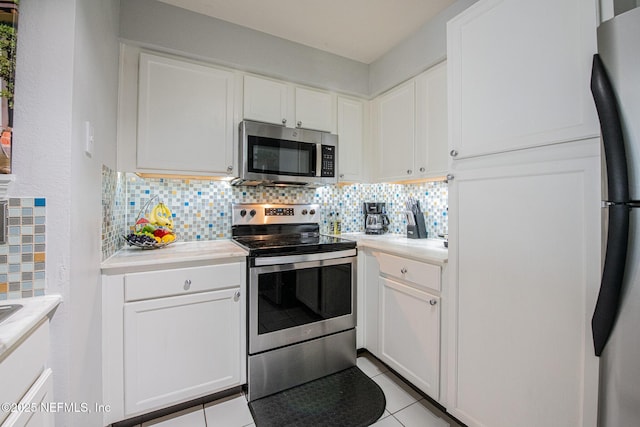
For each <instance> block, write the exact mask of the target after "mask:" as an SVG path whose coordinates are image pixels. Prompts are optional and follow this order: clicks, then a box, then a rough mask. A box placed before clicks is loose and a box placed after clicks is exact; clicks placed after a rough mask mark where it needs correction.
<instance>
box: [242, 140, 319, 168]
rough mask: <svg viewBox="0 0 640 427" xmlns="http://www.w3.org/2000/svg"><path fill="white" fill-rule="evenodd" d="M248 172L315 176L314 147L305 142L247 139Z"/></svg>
mask: <svg viewBox="0 0 640 427" xmlns="http://www.w3.org/2000/svg"><path fill="white" fill-rule="evenodd" d="M247 148H248V168H249V172H255V173H260V174H272V175H290V176H316V146H315V144H309V143H305V142H297V141H286V140H282V139H273V138H265V137H258V136H249V137H248V147H247Z"/></svg>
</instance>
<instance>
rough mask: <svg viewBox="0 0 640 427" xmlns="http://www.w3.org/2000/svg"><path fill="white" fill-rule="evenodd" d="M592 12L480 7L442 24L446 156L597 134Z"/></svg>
mask: <svg viewBox="0 0 640 427" xmlns="http://www.w3.org/2000/svg"><path fill="white" fill-rule="evenodd" d="M596 9H597V8H596V5H595V2H593V1H584V0H562V1H558V0H540V1H527V0H483V1H479V2H478V3H476V4H474V5H473V6H471V7H470V8H469V9H467V10H466V11H465V12H464V13H463V14H460V15H458V16H457V17H455V18H454V19H452V20H451V21H449V23H448V25H447V60H448V64H449V65H448V68H449V85H450V86H449V88H450V91H449V94H450V99H449V101H450V114H449V115H450V117H451V126H450V134H451V138H450V147H449V148H450V150H452V151H455V152H453V153H452V156H454V158H466V157H474V156H481V155H485V154H491V153H499V152H505V151H511V150H518V149H522V148H528V147H534V146H541V145H548V144H553V143H559V142H565V141H571V140H577V139H583V138H588V137H592V136H597V135H598V134H599V129H598V123H597V117H596V115H595V109H594V107H593V101H592V99H591V96H590V93H589V90H588V88H589V79H590V74H591V61H592V55H593V54H594V53H595V52H596V33H595V29H596Z"/></svg>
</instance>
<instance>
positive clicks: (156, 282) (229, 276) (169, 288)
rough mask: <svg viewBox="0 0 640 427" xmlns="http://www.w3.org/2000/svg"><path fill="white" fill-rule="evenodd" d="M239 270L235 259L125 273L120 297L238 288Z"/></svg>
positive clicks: (138, 298)
mask: <svg viewBox="0 0 640 427" xmlns="http://www.w3.org/2000/svg"><path fill="white" fill-rule="evenodd" d="M242 271H243V264H242V263H239V262H236V263H231V264H222V265H207V266H203V267H191V268H178V269H175V270H164V271H153V272H145V273H132V274H127V275H125V278H124V299H125V301H135V300H141V299H150V298H159V297H165V296H171V295H182V294H191V293H195V292H204V291H210V290H215V289H224V288H231V287H238V286H240V282H241V280H242Z"/></svg>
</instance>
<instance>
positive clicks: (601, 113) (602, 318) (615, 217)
mask: <svg viewBox="0 0 640 427" xmlns="http://www.w3.org/2000/svg"><path fill="white" fill-rule="evenodd" d="M591 92H592V94H593V99H594V101H595V104H596V109H597V110H598V117H599V119H600V128H601V132H602V143H603V145H604V153H605V159H606V169H607V181H608V186H607V187H608V198H607V202H608V203H607V205H608V210H609V231H608V235H607V250H606V254H605V259H604V269H603V270H602V281H601V283H600V292H599V293H598V301H597V303H596V308H595V310H594V313H593V317H592V318H591V331H592V334H593V345H594V349H595V354H596V356H600V355H601V354H602V351H603V350H604V347H605V345H606V344H607V341H608V339H609V336H610V335H611V331H612V330H613V326H614V324H615V320H616V318H617V315H618V311H619V309H620V294H621V291H622V280H623V279H624V271H625V267H626V265H625V264H626V259H627V245H628V241H629V210H630V209H631V207H632V206H633V201H630V200H629V177H628V172H627V159H626V151H625V146H624V138H623V133H622V125H621V123H620V114H619V113H618V103H617V100H616V96H615V92H614V90H613V86H612V85H611V82H610V80H609V77H608V76H607V72H606V70H605V68H604V65H603V63H602V61H601V60H600V56H599V55H597V54H596V55H593V69H592V72H591Z"/></svg>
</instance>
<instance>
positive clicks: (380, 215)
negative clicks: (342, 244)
mask: <svg viewBox="0 0 640 427" xmlns="http://www.w3.org/2000/svg"><path fill="white" fill-rule="evenodd" d="M385 205H386V204H385V203H381V202H364V207H363V211H364V232H365V233H366V234H384V233H386V232H387V231H389V217H388V216H387V209H386V206H385Z"/></svg>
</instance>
